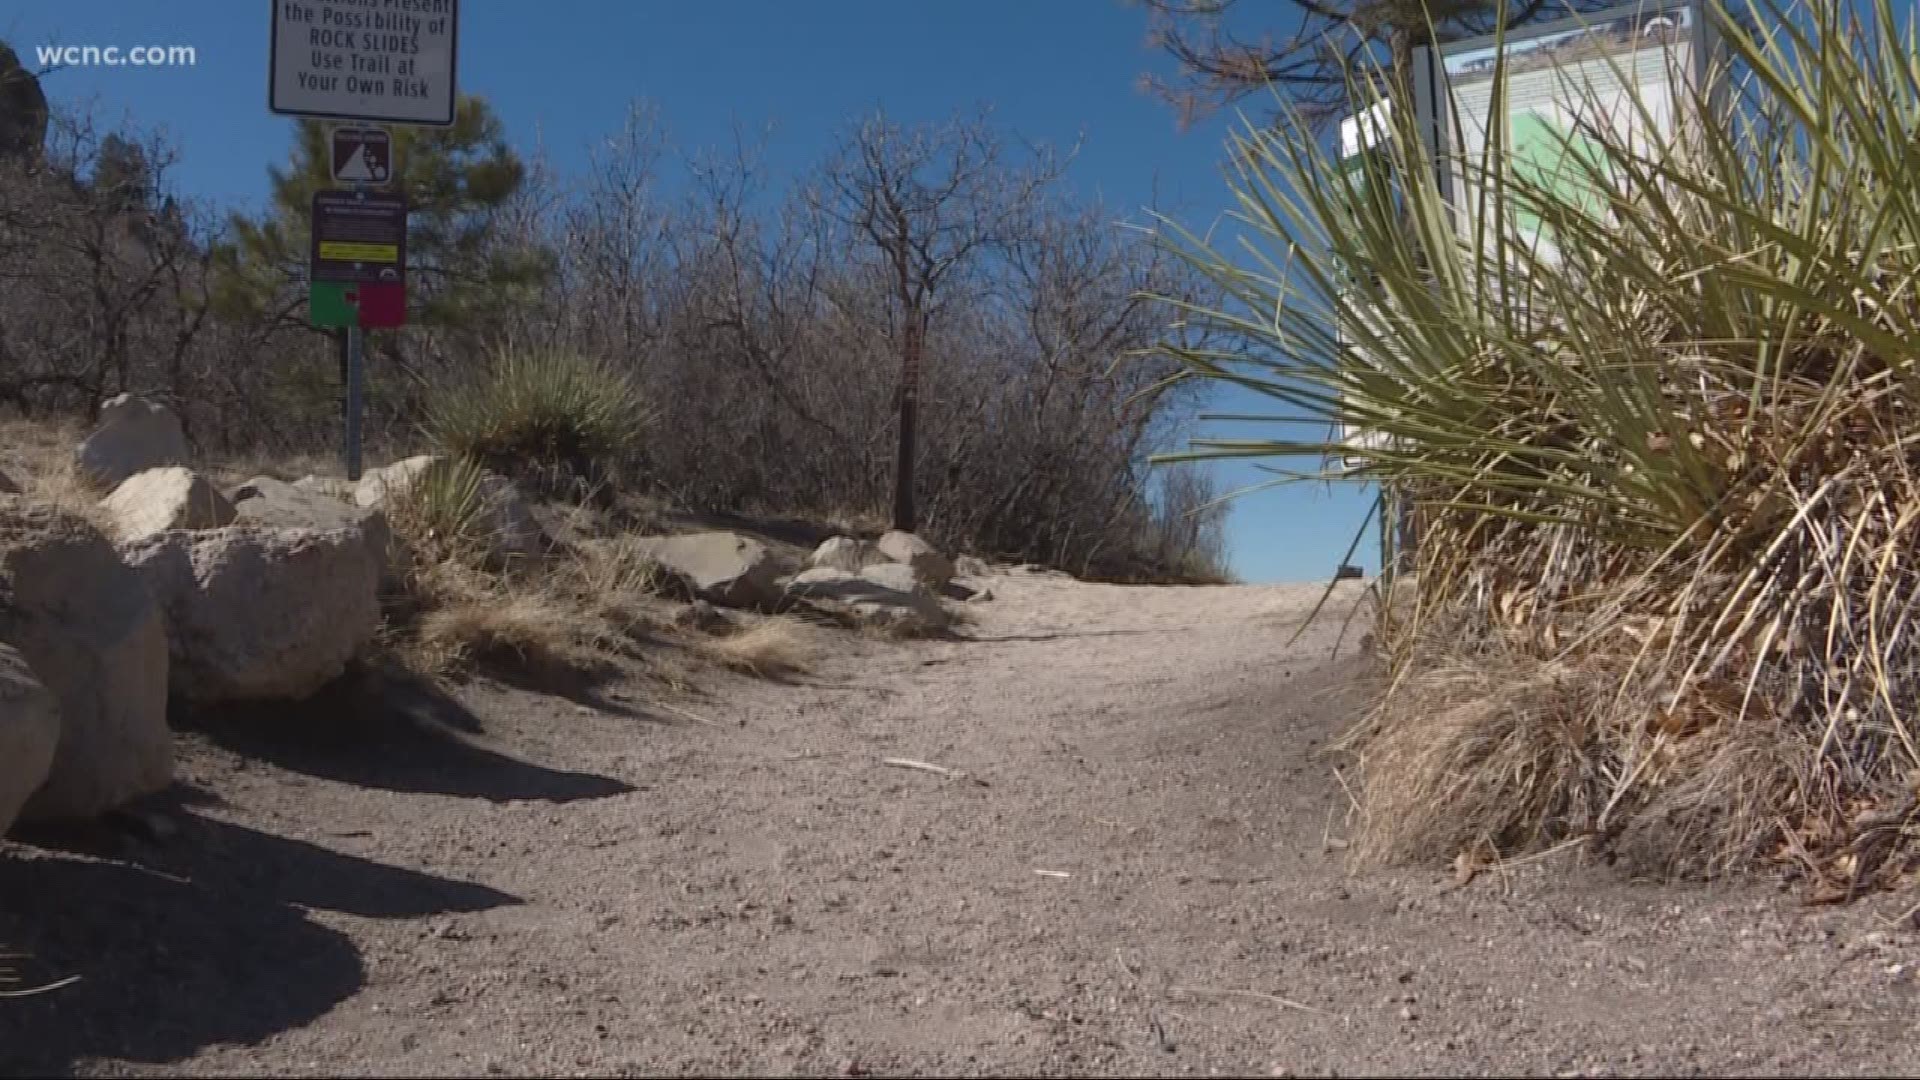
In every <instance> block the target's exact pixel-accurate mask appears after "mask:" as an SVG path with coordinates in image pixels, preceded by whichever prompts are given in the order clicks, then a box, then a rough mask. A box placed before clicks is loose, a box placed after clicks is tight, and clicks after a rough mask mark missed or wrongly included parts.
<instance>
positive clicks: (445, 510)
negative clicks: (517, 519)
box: [386, 455, 493, 567]
mask: <svg viewBox="0 0 1920 1080" xmlns="http://www.w3.org/2000/svg"><path fill="white" fill-rule="evenodd" d="M487 475H488V470H487V469H486V467H485V466H483V465H481V464H480V463H479V462H477V461H475V460H474V459H472V458H470V457H463V456H458V455H456V456H452V457H441V458H437V459H435V460H434V461H433V463H432V464H430V465H428V466H427V467H426V469H425V470H424V471H423V472H422V473H421V474H420V475H419V476H418V477H416V478H414V479H413V480H412V482H410V483H407V484H405V485H403V486H400V487H398V488H397V489H396V490H395V492H394V494H393V496H392V497H391V498H390V499H389V500H388V502H387V507H386V510H387V516H388V518H389V519H390V521H391V522H392V525H393V532H394V535H395V537H397V538H398V539H399V540H400V542H401V543H402V544H403V545H404V546H405V548H406V552H407V554H408V556H409V559H410V562H411V563H412V564H413V565H415V566H416V567H430V566H437V565H440V564H442V563H454V564H457V565H460V566H479V565H480V564H481V563H482V562H483V561H484V560H485V556H486V553H487V552H488V551H489V550H490V548H491V546H492V537H491V535H490V534H491V530H492V527H493V526H492V523H491V522H490V521H489V520H488V515H487V500H486V496H487V490H486V489H487Z"/></svg>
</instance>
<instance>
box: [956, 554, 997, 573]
mask: <svg viewBox="0 0 1920 1080" xmlns="http://www.w3.org/2000/svg"><path fill="white" fill-rule="evenodd" d="M953 572H954V574H955V575H957V576H959V577H969V578H983V577H986V576H987V575H988V574H991V573H993V567H991V566H988V565H987V561H986V560H985V559H982V558H980V557H979V556H977V555H962V556H960V557H959V558H957V559H955V560H953Z"/></svg>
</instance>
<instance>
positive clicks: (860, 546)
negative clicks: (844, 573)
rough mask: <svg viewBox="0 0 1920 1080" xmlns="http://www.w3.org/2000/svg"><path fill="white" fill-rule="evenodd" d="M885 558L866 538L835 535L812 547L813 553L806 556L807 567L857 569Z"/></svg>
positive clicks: (813, 568) (814, 568)
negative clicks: (858, 538) (859, 538)
mask: <svg viewBox="0 0 1920 1080" xmlns="http://www.w3.org/2000/svg"><path fill="white" fill-rule="evenodd" d="M886 559H887V557H886V556H885V555H882V554H880V551H879V549H877V548H875V547H874V546H873V544H872V543H870V542H868V541H866V540H855V539H854V538H853V537H851V536H836V537H834V538H832V539H831V540H827V541H824V542H823V543H821V545H820V546H819V547H817V548H814V549H813V554H811V555H809V556H807V569H809V570H819V569H827V570H848V571H857V570H859V569H860V568H862V567H865V566H871V565H873V564H874V563H878V562H885V561H886Z"/></svg>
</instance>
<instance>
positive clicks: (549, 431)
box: [427, 349, 649, 489]
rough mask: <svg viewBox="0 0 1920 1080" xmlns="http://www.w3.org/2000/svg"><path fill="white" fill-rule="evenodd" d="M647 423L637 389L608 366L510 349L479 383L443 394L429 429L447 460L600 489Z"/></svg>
mask: <svg viewBox="0 0 1920 1080" xmlns="http://www.w3.org/2000/svg"><path fill="white" fill-rule="evenodd" d="M648 419H649V418H648V415H647V413H646V411H645V410H644V409H643V408H642V407H641V404H640V398H639V394H638V392H637V391H636V389H635V388H634V386H633V384H632V383H631V382H630V381H629V380H628V379H627V377H626V376H625V375H624V374H622V373H620V372H618V371H616V370H614V369H613V368H612V367H610V366H609V365H607V364H605V363H602V362H600V361H597V360H592V359H589V358H586V357H583V356H580V355H577V354H574V353H569V352H562V351H557V350H521V349H505V350H502V351H500V352H498V353H496V354H495V356H494V358H493V360H492V362H491V363H490V364H489V365H488V367H487V369H486V371H485V372H484V373H482V374H481V375H480V376H479V377H478V378H475V379H473V380H471V381H469V382H465V383H460V384H457V385H455V386H453V387H451V388H449V389H448V390H446V391H445V392H444V393H442V394H441V395H440V397H439V399H438V400H437V401H436V402H435V403H434V404H433V405H432V406H431V408H430V410H429V418H428V422H427V424H428V431H429V433H430V434H431V435H432V437H433V439H434V440H435V441H436V442H437V443H438V444H439V445H440V446H441V447H442V448H443V449H445V450H446V451H447V452H448V453H450V454H454V455H458V456H462V457H468V458H471V459H473V460H475V461H477V462H480V463H481V464H483V465H485V466H486V467H487V468H489V469H492V470H493V471H495V472H498V473H501V474H502V475H505V476H511V477H514V478H516V479H520V480H530V481H534V482H536V483H537V484H539V485H540V486H542V487H546V488H549V489H551V488H553V487H555V486H556V485H560V484H564V483H565V482H566V481H568V480H573V481H585V482H588V483H590V484H596V485H597V484H601V483H603V482H604V481H605V480H606V478H607V476H608V475H609V473H610V471H611V470H612V469H613V467H615V466H617V465H618V464H619V463H620V462H621V461H622V460H623V459H624V458H625V457H626V456H627V455H628V454H629V453H630V452H631V451H632V449H633V448H634V447H635V445H636V444H637V443H638V441H639V438H640V436H641V434H642V433H643V432H644V430H645V428H646V426H647V423H648Z"/></svg>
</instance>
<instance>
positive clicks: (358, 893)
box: [0, 797, 520, 1076]
mask: <svg viewBox="0 0 1920 1080" xmlns="http://www.w3.org/2000/svg"><path fill="white" fill-rule="evenodd" d="M171 801H172V802H173V804H174V805H173V810H174V812H173V813H171V814H168V815H167V817H168V818H169V820H172V821H174V822H175V823H176V824H177V828H178V832H177V833H174V834H173V835H172V836H171V837H170V839H169V840H168V841H167V842H166V843H164V844H156V843H149V842H144V841H139V840H136V839H134V838H132V837H130V836H128V835H127V834H126V833H125V832H124V831H119V830H116V829H114V828H112V827H110V826H106V825H99V824H96V825H91V826H87V827H84V828H70V829H66V830H53V829H40V830H32V831H27V832H25V833H24V834H23V835H21V837H20V839H21V840H22V842H21V843H19V844H9V845H4V846H0V941H3V942H6V944H7V948H8V949H9V950H14V951H18V952H20V953H23V954H25V958H24V959H21V960H18V961H15V962H14V966H15V967H16V968H17V969H18V974H19V985H21V986H25V987H32V986H44V985H47V984H51V983H57V982H58V981H60V980H64V979H68V978H70V977H73V976H78V980H77V981H75V982H72V983H70V984H68V985H64V986H58V987H57V988H54V989H51V990H48V991H46V992H44V993H38V994H33V995H30V996H26V997H18V998H13V999H10V1000H7V1001H5V1002H4V1003H0V1074H5V1075H11V1076H19V1075H28V1076H37V1075H64V1074H68V1073H71V1072H72V1071H73V1070H74V1069H75V1068H76V1067H77V1066H80V1065H82V1064H84V1063H85V1062H86V1061H87V1060H88V1059H93V1058H120V1059H124V1060H127V1061H133V1062H149V1063H160V1062H168V1061H174V1060H178V1059H180V1058H182V1057H185V1056H187V1055H189V1054H192V1053H194V1052H195V1051H197V1050H199V1049H201V1048H202V1047H205V1046H208V1045H211V1044H214V1043H242V1044H246V1043H254V1042H258V1041H260V1040H262V1039H266V1038H268V1037H270V1036H272V1035H274V1034H276V1033H278V1032H281V1031H285V1030H288V1029H290V1028H294V1027H299V1026H301V1025H304V1024H307V1023H310V1022H312V1021H313V1020H314V1019H316V1018H318V1017H320V1016H321V1015H323V1014H325V1013H326V1012H327V1011H328V1010H330V1009H332V1008H333V1007H334V1006H335V1005H338V1004H339V1003H340V1002H342V1001H344V1000H346V999H347V998H348V997H350V996H352V995H353V994H354V993H355V992H356V991H357V990H358V989H359V988H360V987H361V985H362V984H363V982H364V980H365V968H364V965H363V964H362V963H361V959H360V955H359V953H358V951H357V950H356V949H355V948H354V946H353V944H352V943H351V942H350V941H349V940H348V938H347V937H346V936H345V935H343V934H341V933H339V932H338V931H335V930H332V929H329V928H328V927H325V926H322V925H320V924H318V923H317V922H315V921H313V920H312V919H311V918H309V917H308V916H307V914H306V913H305V912H303V911H302V910H301V909H300V907H299V906H296V905H303V906H306V907H312V908H321V909H326V910H332V911H341V912H350V913H352V914H356V915H364V916H369V917H374V918H405V917H417V916H422V915H429V914H436V913H441V912H470V911H480V910H485V909H487V908H492V907H498V906H501V905H505V904H516V903H519V902H520V901H519V899H518V898H517V897H514V896H511V895H509V894H507V893H504V892H501V891H499V890H497V889H492V888H488V887H486V886H484V885H478V884H474V883H471V882H464V881H455V880H451V879H447V878H442V877H437V876H435V875H432V874H425V873H420V872H417V871H413V870H406V869H401V868H399V867H393V866H386V865H382V864H380V863H375V862H371V861H368V860H366V859H360V858H355V857H353V856H351V855H342V854H340V853H338V852H333V851H328V850H326V849H325V848H321V847H317V846H315V845H312V844H307V843H303V842H301V841H297V840H289V839H286V838H283V837H277V836H272V835H269V834H266V833H262V832H258V831H256V830H253V829H249V828H245V827H243V826H239V825H234V824H230V823H226V822H220V821H214V820H212V819H208V818H203V817H200V816H198V815H195V814H193V813H191V812H190V811H185V810H183V809H181V806H182V804H184V803H187V802H191V801H193V800H191V799H184V798H179V797H176V798H174V799H173V800H171ZM108 859H115V860H118V861H105V860H108Z"/></svg>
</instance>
